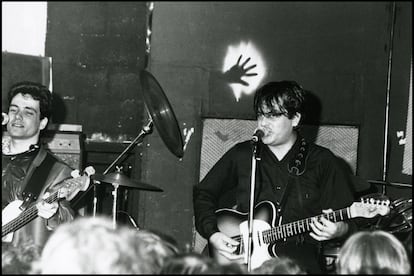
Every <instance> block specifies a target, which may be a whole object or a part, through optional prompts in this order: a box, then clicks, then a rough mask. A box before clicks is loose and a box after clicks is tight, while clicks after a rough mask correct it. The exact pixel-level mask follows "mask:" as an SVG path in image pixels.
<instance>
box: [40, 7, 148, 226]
mask: <svg viewBox="0 0 414 276" xmlns="http://www.w3.org/2000/svg"><path fill="white" fill-rule="evenodd" d="M146 16H147V6H146V2H118V1H117V2H105V1H101V2H49V3H48V24H47V35H46V50H45V52H46V56H50V57H52V60H53V65H52V67H53V83H54V91H53V92H54V93H55V95H57V96H59V97H60V98H61V99H62V101H61V102H60V105H55V109H56V110H59V111H61V112H60V113H58V114H57V116H54V119H53V120H54V121H53V122H54V123H69V124H80V125H82V126H83V132H84V133H85V136H86V141H85V159H86V161H85V162H86V164H85V166H86V165H93V166H94V167H95V169H96V171H97V173H103V172H104V170H105V169H106V168H108V167H109V165H110V164H111V163H112V162H113V161H114V160H115V159H116V158H117V157H118V156H119V155H120V154H121V152H122V151H123V150H124V149H125V148H126V147H127V146H128V145H129V143H130V141H131V140H133V139H134V138H135V137H136V136H137V135H138V134H139V133H140V130H141V128H142V127H143V124H144V123H146V122H147V115H146V111H145V106H144V104H143V98H142V94H141V84H140V80H139V73H140V72H141V70H142V69H144V68H145V62H146V53H145V36H146V21H147V18H146ZM136 147H137V148H136V149H135V150H133V151H131V152H130V154H128V155H127V156H124V158H123V159H121V160H119V162H118V164H119V165H122V166H123V168H124V169H125V173H126V174H128V175H129V176H130V177H131V178H132V179H134V180H136V179H139V178H140V174H141V172H140V167H141V165H140V162H141V159H140V155H141V154H142V145H141V144H139V145H138V146H136ZM113 170H115V167H113V169H112V170H110V171H109V173H110V172H112V171H113ZM122 189H123V187H121V188H120V191H119V195H118V199H119V200H120V202H119V203H118V207H119V209H120V211H123V210H125V209H126V210H127V211H128V212H129V214H130V215H131V216H132V217H135V219H136V217H137V208H134V206H135V205H137V204H138V197H139V191H138V190H136V189H130V190H128V191H123V190H122ZM112 190H113V188H112V186H110V185H108V184H103V187H99V189H98V193H99V204H98V211H100V212H103V213H109V214H111V208H112V203H113V201H112V195H111V191H112ZM121 190H122V191H121ZM127 193H129V195H128V196H127V197H126V196H125V195H126V194H127ZM123 198H125V199H124V200H123ZM88 200H89V201H91V191H89V192H88V194H86V195H85V197H84V201H85V202H86V204H87V201H88ZM128 206H130V207H128ZM91 208H92V206H89V209H91ZM122 209H123V210H122ZM91 210H92V209H91Z"/></svg>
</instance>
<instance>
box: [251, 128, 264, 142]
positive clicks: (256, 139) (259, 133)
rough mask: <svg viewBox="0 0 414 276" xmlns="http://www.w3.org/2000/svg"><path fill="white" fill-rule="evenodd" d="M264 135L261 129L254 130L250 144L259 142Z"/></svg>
mask: <svg viewBox="0 0 414 276" xmlns="http://www.w3.org/2000/svg"><path fill="white" fill-rule="evenodd" d="M264 135H265V133H264V131H263V130H261V129H256V131H255V132H254V134H253V136H252V142H253V143H257V142H259V141H260V140H261V139H262V138H263V136H264Z"/></svg>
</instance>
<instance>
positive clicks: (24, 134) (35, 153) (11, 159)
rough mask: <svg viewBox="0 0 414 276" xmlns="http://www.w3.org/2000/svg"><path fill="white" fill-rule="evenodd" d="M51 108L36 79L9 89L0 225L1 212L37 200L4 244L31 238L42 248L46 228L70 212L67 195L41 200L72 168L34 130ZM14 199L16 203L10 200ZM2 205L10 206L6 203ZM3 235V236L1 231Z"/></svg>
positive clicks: (41, 126)
mask: <svg viewBox="0 0 414 276" xmlns="http://www.w3.org/2000/svg"><path fill="white" fill-rule="evenodd" d="M51 108H52V94H51V92H50V91H49V90H48V89H47V88H46V87H45V86H43V85H41V84H38V83H34V82H28V81H25V82H20V83H16V84H15V85H13V86H12V87H11V89H10V90H9V93H8V114H7V116H6V117H8V121H7V122H3V124H7V134H8V135H5V136H3V137H2V138H3V139H2V209H3V214H2V222H3V226H4V217H5V216H6V215H7V216H8V217H11V216H13V215H14V214H12V213H13V212H16V214H15V215H16V216H18V215H19V213H18V212H22V211H23V210H24V209H25V208H28V206H31V205H33V204H35V202H38V203H37V204H36V212H37V213H36V217H35V218H33V219H32V220H31V221H30V222H28V223H26V224H25V225H24V226H23V227H22V228H21V229H19V230H17V231H16V232H14V233H13V235H12V239H11V243H9V244H12V245H14V246H18V245H21V244H26V243H29V244H33V243H34V244H35V245H37V246H39V247H40V248H41V247H43V245H44V243H45V241H46V239H47V238H48V236H49V235H50V233H51V230H53V229H54V228H55V227H56V226H57V225H59V224H60V223H62V222H66V221H70V220H72V219H73V218H74V212H73V210H72V209H71V207H70V205H69V202H68V201H67V200H66V199H63V200H60V201H57V200H56V201H50V202H48V201H43V200H42V199H43V198H44V197H45V196H47V194H46V195H45V193H48V194H50V193H52V192H53V191H55V190H56V189H58V188H59V187H60V186H59V185H62V184H61V183H62V180H64V179H69V178H71V172H72V171H73V169H72V168H71V167H70V166H68V165H67V164H65V163H64V162H63V161H61V160H59V159H58V158H57V157H55V156H54V155H53V154H52V153H51V152H49V151H47V150H46V149H45V148H44V147H43V145H41V143H40V140H39V136H40V133H41V131H42V130H44V129H45V128H46V125H47V124H48V121H49V119H50V116H51ZM20 201H21V202H22V204H20ZM15 202H17V203H19V204H18V205H19V206H14V205H15V204H13V203H15ZM6 205H7V206H8V207H9V208H6V209H5V207H6ZM12 206H13V208H10V207H12ZM14 207H16V208H14ZM6 211H8V212H6ZM2 230H3V227H2ZM2 241H3V243H4V242H5V241H6V240H5V239H4V236H3V239H2ZM7 241H9V240H7Z"/></svg>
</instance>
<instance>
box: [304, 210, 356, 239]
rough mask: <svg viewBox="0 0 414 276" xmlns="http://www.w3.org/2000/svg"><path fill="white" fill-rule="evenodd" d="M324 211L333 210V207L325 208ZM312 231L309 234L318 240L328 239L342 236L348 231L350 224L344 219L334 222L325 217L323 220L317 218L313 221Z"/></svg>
mask: <svg viewBox="0 0 414 276" xmlns="http://www.w3.org/2000/svg"><path fill="white" fill-rule="evenodd" d="M323 212H324V213H329V212H333V210H332V209H328V210H323ZM310 226H311V228H312V232H311V233H309V235H310V236H311V237H312V238H314V239H315V240H317V241H326V240H331V239H334V238H338V237H341V236H343V235H345V234H346V233H347V232H348V224H347V223H346V222H343V221H339V222H332V221H330V220H328V219H327V218H325V217H321V220H319V221H318V220H317V219H315V218H313V219H312V223H311V225H310Z"/></svg>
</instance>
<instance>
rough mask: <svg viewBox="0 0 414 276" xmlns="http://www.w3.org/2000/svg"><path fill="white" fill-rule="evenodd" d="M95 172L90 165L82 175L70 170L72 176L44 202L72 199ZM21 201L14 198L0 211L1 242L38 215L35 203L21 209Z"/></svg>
mask: <svg viewBox="0 0 414 276" xmlns="http://www.w3.org/2000/svg"><path fill="white" fill-rule="evenodd" d="M94 173H95V169H94V168H93V167H91V166H89V167H87V168H86V169H85V170H84V173H83V174H82V175H79V170H74V171H72V173H71V175H72V177H73V178H69V179H66V180H64V181H63V185H62V187H60V188H59V189H57V190H56V191H54V192H53V193H52V194H51V195H49V196H48V197H47V198H46V199H43V201H44V202H46V203H53V202H55V201H58V200H59V199H62V198H66V200H68V201H70V200H72V199H73V198H74V197H75V196H76V194H77V193H78V192H79V191H85V190H86V189H87V188H88V186H89V183H90V178H89V177H90V176H91V175H93V174H94ZM22 203H23V201H21V200H15V201H12V202H10V203H9V204H8V205H7V206H6V207H5V208H4V209H3V211H2V214H1V222H2V226H1V237H2V242H6V243H8V242H11V241H12V239H13V234H14V232H15V231H17V230H19V229H20V228H22V227H23V226H24V225H26V224H28V223H29V222H31V221H32V220H34V219H35V218H36V217H37V216H38V209H37V204H33V205H31V206H30V207H28V208H27V209H24V210H21V209H20V207H21V206H22Z"/></svg>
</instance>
